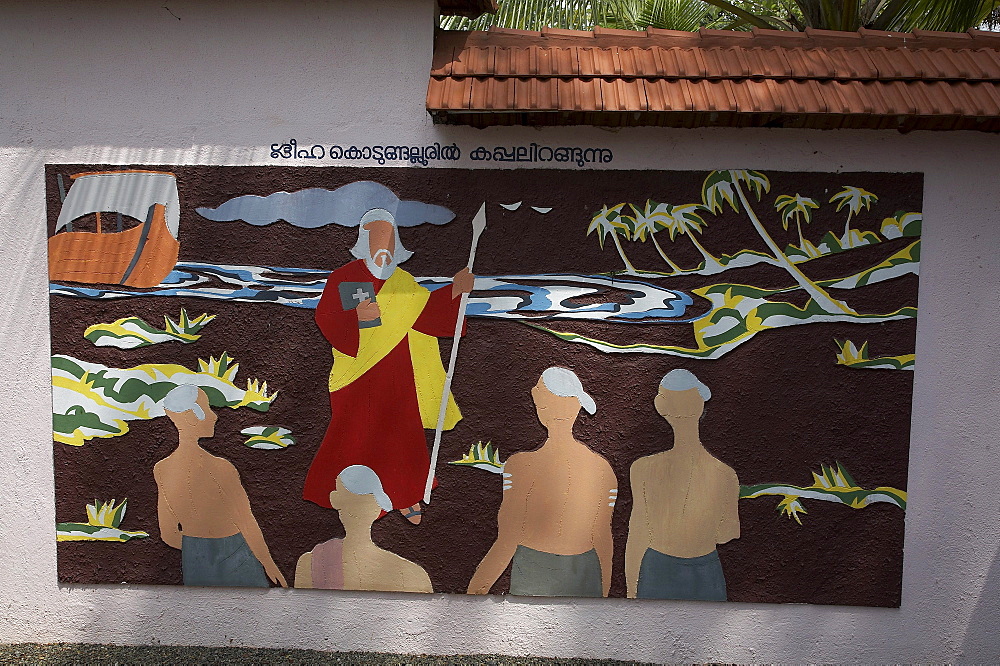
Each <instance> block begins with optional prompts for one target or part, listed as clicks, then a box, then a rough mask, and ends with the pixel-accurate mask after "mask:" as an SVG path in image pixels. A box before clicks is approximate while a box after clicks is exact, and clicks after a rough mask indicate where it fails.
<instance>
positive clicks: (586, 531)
mask: <svg viewBox="0 0 1000 666" xmlns="http://www.w3.org/2000/svg"><path fill="white" fill-rule="evenodd" d="M547 382H552V384H553V385H549V384H548V383H547ZM553 391H556V392H553ZM531 397H532V400H533V401H534V403H535V410H536V412H537V414H538V420H539V422H541V424H542V426H544V427H545V429H546V430H547V431H548V437H547V438H546V440H545V442H544V443H543V444H542V446H541V448H539V449H538V450H536V451H529V452H523V453H516V454H514V455H512V456H511V457H510V459H509V460H508V461H507V462H506V463H505V464H504V484H503V500H502V502H501V503H500V510H499V511H498V512H497V540H496V542H495V543H494V544H493V547H492V548H490V550H489V552H487V553H486V556H485V557H483V560H482V562H480V563H479V567H477V569H476V573H475V574H474V575H473V576H472V580H471V581H469V593H470V594H486V593H487V592H489V591H490V587H492V585H493V583H495V582H496V580H497V578H499V577H500V574H502V573H503V571H504V569H506V567H507V565H508V564H510V563H511V560H512V559H513V560H514V566H513V567H512V573H511V591H512V593H516V594H552V595H554V596H566V595H570V596H600V595H601V594H603V595H604V596H607V594H608V590H609V589H610V587H611V557H612V552H613V548H614V544H613V540H612V536H611V516H612V513H613V511H614V503H615V499H616V498H617V493H618V481H617V479H616V477H615V474H614V471H613V470H612V469H611V465H609V464H608V461H607V460H605V459H604V458H603V457H602V456H600V455H598V454H597V453H594V452H593V451H591V450H590V449H589V448H587V446H586V445H585V444H583V443H582V442H580V441H578V440H576V439H575V438H574V437H573V425H574V423H575V422H576V419H577V416H578V415H579V413H580V409H581V408H585V409H586V410H587V411H588V412H590V413H591V414H592V413H594V410H595V409H596V405H595V403H594V400H593V398H591V397H590V396H589V395H588V394H587V393H586V392H585V391H584V390H583V386H582V385H581V384H580V379H579V377H577V376H576V374H575V373H573V372H572V371H571V370H568V369H566V368H549V369H548V370H546V371H545V372H543V373H542V377H541V378H540V379H539V380H538V383H537V384H536V385H535V386H534V388H532V389H531ZM524 549H530V552H524V553H523V560H524V561H523V562H520V564H523V566H519V560H518V559H517V558H518V557H520V556H521V555H522V551H524ZM567 558H576V563H575V564H569V563H568V560H567ZM561 568H562V569H561ZM556 571H561V573H560V574H556V573H555V572H556ZM518 572H520V573H518ZM578 572H579V573H578ZM515 578H517V579H518V581H519V583H518V589H519V590H521V591H518V592H515ZM546 578H547V579H548V580H545V579H546ZM520 581H523V585H522V584H521V582H520Z"/></svg>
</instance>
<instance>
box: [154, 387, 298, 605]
mask: <svg viewBox="0 0 1000 666" xmlns="http://www.w3.org/2000/svg"><path fill="white" fill-rule="evenodd" d="M164 411H165V412H166V414H167V417H168V418H169V419H170V421H171V422H172V423H173V424H174V426H175V427H176V428H177V449H176V450H174V452H173V453H171V454H170V455H168V456H167V457H166V458H164V459H163V460H161V461H159V462H158V463H156V464H155V465H153V478H154V479H155V480H156V487H157V495H158V498H157V515H158V519H159V520H158V522H159V526H160V538H161V539H163V541H164V543H166V544H167V545H168V546H171V547H173V548H178V549H180V550H181V551H182V554H183V556H184V557H185V558H186V557H187V555H188V551H189V548H188V547H186V546H185V544H184V538H185V537H192V538H193V539H196V540H201V541H200V542H199V541H193V542H189V543H191V544H192V547H194V546H197V547H198V548H200V549H201V550H202V551H206V550H211V546H208V545H207V544H209V543H212V540H214V541H215V542H216V543H218V542H219V541H220V540H222V539H226V538H228V537H235V535H237V534H240V535H242V536H240V537H237V539H238V540H239V544H237V545H236V547H237V548H249V549H250V552H251V553H252V554H253V556H254V557H255V558H256V562H257V564H256V566H258V567H263V573H261V574H260V576H261V583H262V586H266V585H267V580H266V579H263V578H262V576H263V574H264V573H266V575H267V578H268V579H270V580H271V581H272V582H274V583H278V584H279V585H281V586H282V587H288V583H287V582H286V581H285V577H284V575H282V573H281V571H280V570H279V569H278V567H277V565H276V564H275V563H274V559H273V558H272V557H271V553H270V551H269V550H268V548H267V544H266V543H265V542H264V535H263V534H262V533H261V531H260V526H259V525H258V524H257V519H256V518H254V515H253V511H252V510H251V508H250V498H249V497H247V493H246V490H244V488H243V484H242V483H241V482H240V475H239V472H237V471H236V467H234V466H233V464H232V463H230V462H229V461H228V460H225V459H223V458H219V457H217V456H213V455H212V454H210V453H209V452H208V451H206V450H205V449H203V448H201V446H200V445H199V443H198V442H199V440H200V439H202V438H207V437H212V436H214V435H215V422H216V420H217V418H218V417H217V416H216V414H215V412H213V411H212V406H211V404H209V401H208V395H206V393H205V392H204V391H203V390H202V389H200V388H197V387H194V386H190V385H180V386H177V387H176V388H174V389H173V390H171V391H170V393H168V394H167V395H166V397H165V398H164ZM199 543H200V544H201V545H200V546H199V545H198V544H199ZM213 556H214V555H213ZM225 559H226V558H225V557H223V558H222V559H221V560H219V561H224V560H225ZM228 559H234V558H228ZM236 559H238V558H236ZM218 568H219V567H218V566H217V564H210V565H207V566H201V567H200V569H204V570H206V571H207V572H208V573H207V574H206V577H205V578H197V577H196V578H193V579H192V580H197V581H204V582H194V583H190V584H208V585H217V584H226V583H225V581H224V578H225V577H224V576H223V577H216V578H213V574H212V572H214V571H216V570H217V569H218ZM258 571H260V570H259V569H258ZM202 573H205V571H201V570H199V572H198V575H201V574H202ZM188 574H189V568H188V567H187V566H185V567H184V575H185V583H186V584H188ZM192 575H194V574H192ZM220 580H221V581H223V582H222V583H220V582H217V581H220ZM231 580H233V581H236V582H235V584H242V585H246V584H251V583H247V582H246V581H247V580H248V579H245V578H231ZM254 584H255V583H254Z"/></svg>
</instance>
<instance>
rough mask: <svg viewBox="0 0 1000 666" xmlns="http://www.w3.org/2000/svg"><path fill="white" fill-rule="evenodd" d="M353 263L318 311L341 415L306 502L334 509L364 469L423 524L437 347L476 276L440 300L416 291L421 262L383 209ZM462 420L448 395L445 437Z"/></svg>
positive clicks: (440, 386)
mask: <svg viewBox="0 0 1000 666" xmlns="http://www.w3.org/2000/svg"><path fill="white" fill-rule="evenodd" d="M351 254H353V255H354V256H355V257H357V260H356V261H352V262H351V263H349V264H347V265H346V266H342V267H341V268H338V269H337V270H335V271H333V273H331V274H330V277H329V278H328V279H327V283H326V288H325V289H324V291H323V296H322V297H321V298H320V301H319V304H318V305H317V307H316V323H317V325H318V326H319V328H320V330H321V331H322V332H323V335H324V336H326V339H327V340H328V341H329V343H330V345H331V346H332V347H333V358H334V361H333V368H332V369H331V371H330V380H329V390H330V410H331V412H332V414H331V418H330V426H329V427H328V428H327V431H326V435H325V437H324V438H323V443H322V444H321V445H320V448H319V450H318V451H317V452H316V456H315V458H313V462H312V465H311V466H310V467H309V472H308V474H307V475H306V482H305V489H304V491H303V497H304V498H305V499H307V500H310V501H312V502H315V503H316V504H319V505H320V506H323V507H328V508H332V507H331V505H330V493H331V492H332V491H333V490H335V488H336V480H337V475H338V474H340V472H341V471H343V470H344V469H345V468H347V467H349V466H351V465H365V466H367V467H370V468H371V469H373V470H374V471H375V473H376V474H378V477H379V478H380V479H381V481H382V487H383V489H384V490H385V492H386V493H387V494H388V495H389V498H390V499H391V500H392V508H393V509H398V510H399V511H400V513H401V514H402V515H403V517H405V518H406V519H407V520H409V521H410V522H411V523H413V524H418V523H419V522H420V518H421V515H422V513H423V512H422V510H421V506H420V500H421V499H422V497H423V494H424V486H425V484H426V481H427V476H428V472H429V468H430V455H429V453H428V451H427V439H426V436H425V434H424V428H435V427H436V426H437V419H438V411H439V409H440V405H441V396H442V393H443V391H444V380H445V371H444V367H443V366H442V363H441V354H440V351H439V349H438V341H437V339H438V338H439V337H450V336H452V335H454V332H455V324H456V321H457V318H458V314H459V312H458V310H459V304H460V303H461V298H460V296H461V295H462V294H463V293H468V292H470V291H471V290H472V287H473V282H474V276H473V275H472V274H471V273H470V271H469V270H468V269H467V268H466V269H462V270H461V271H459V272H458V274H456V275H455V277H454V279H453V280H452V285H451V287H447V286H445V287H441V288H439V289H436V290H435V291H429V290H428V289H426V288H425V287H422V286H420V285H419V284H417V282H416V280H414V278H413V276H412V275H410V274H409V273H407V272H406V271H404V270H403V269H401V268H399V267H398V265H399V264H400V263H402V262H403V261H406V259H408V258H409V257H410V256H411V255H412V253H411V252H409V251H408V250H406V249H405V248H403V246H402V244H401V243H400V241H399V232H398V230H397V228H396V221H395V217H394V216H393V214H392V213H391V212H390V211H388V210H386V209H383V208H375V209H373V210H369V211H368V212H366V213H365V214H364V215H363V216H362V217H361V221H360V224H359V234H358V242H357V244H356V245H355V246H354V248H352V249H351ZM463 333H464V331H463ZM461 418H462V415H461V412H459V409H458V405H456V404H455V400H454V397H453V396H451V395H449V396H448V409H447V416H446V419H445V429H446V430H450V429H451V428H453V427H454V426H455V424H456V423H457V422H458V420H459V419H461Z"/></svg>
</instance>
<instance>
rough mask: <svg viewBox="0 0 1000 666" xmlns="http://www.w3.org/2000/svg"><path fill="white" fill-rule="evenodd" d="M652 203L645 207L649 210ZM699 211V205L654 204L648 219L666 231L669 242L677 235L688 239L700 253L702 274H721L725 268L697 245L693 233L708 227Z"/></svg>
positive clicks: (699, 244)
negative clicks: (668, 235)
mask: <svg viewBox="0 0 1000 666" xmlns="http://www.w3.org/2000/svg"><path fill="white" fill-rule="evenodd" d="M652 203H653V202H647V203H646V207H647V208H649V206H650V204H652ZM700 210H702V206H701V204H684V205H681V206H671V205H670V204H664V203H661V204H655V205H654V206H653V207H652V208H651V209H650V212H649V217H650V218H652V220H653V221H654V223H655V224H656V226H657V227H659V228H661V229H666V230H667V233H668V234H670V240H671V241H673V240H674V239H675V238H677V236H679V235H684V236H687V237H688V239H689V240H690V241H691V244H692V245H694V246H695V249H697V250H698V252H699V253H701V256H702V258H703V259H704V260H705V261H704V265H703V266H702V272H704V273H705V274H706V275H711V274H713V273H721V272H722V271H723V270H725V266H723V265H722V264H721V263H719V260H718V259H716V258H715V257H714V256H712V253H711V252H709V251H708V250H706V249H705V246H704V245H702V244H701V243H699V242H698V238H697V237H696V236H695V233H699V234H700V233H703V232H704V229H705V227H706V226H708V223H707V222H705V220H704V218H702V216H701V215H699V214H698V211H700Z"/></svg>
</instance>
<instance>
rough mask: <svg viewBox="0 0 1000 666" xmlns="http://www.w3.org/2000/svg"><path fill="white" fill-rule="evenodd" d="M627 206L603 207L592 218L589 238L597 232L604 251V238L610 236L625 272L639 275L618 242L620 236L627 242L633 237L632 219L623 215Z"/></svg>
mask: <svg viewBox="0 0 1000 666" xmlns="http://www.w3.org/2000/svg"><path fill="white" fill-rule="evenodd" d="M626 205H627V204H624V203H620V204H618V205H617V206H612V207H611V208H608V207H607V206H602V207H601V210H600V211H599V212H598V213H597V214H595V215H594V217H593V218H591V220H590V226H589V227H587V235H588V236H589V235H590V234H591V233H593V232H595V231H596V232H597V241H598V242H599V243H600V244H601V249H602V250H603V249H604V237H605V236H607V235H610V236H611V240H612V241H614V244H615V249H616V250H618V256H619V257H621V258H622V262H624V264H625V272H626V273H628V274H630V275H638V274H639V271H637V270H636V269H635V266H633V265H632V262H631V261H629V260H628V257H626V256H625V250H623V249H622V244H621V241H619V240H618V236H624V237H625V239H626V240H628V239H630V238H631V237H632V225H631V224H630V223H629V222H630V220H631V218H629V217H628V216H627V215H622V208H624V207H625V206H626Z"/></svg>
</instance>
